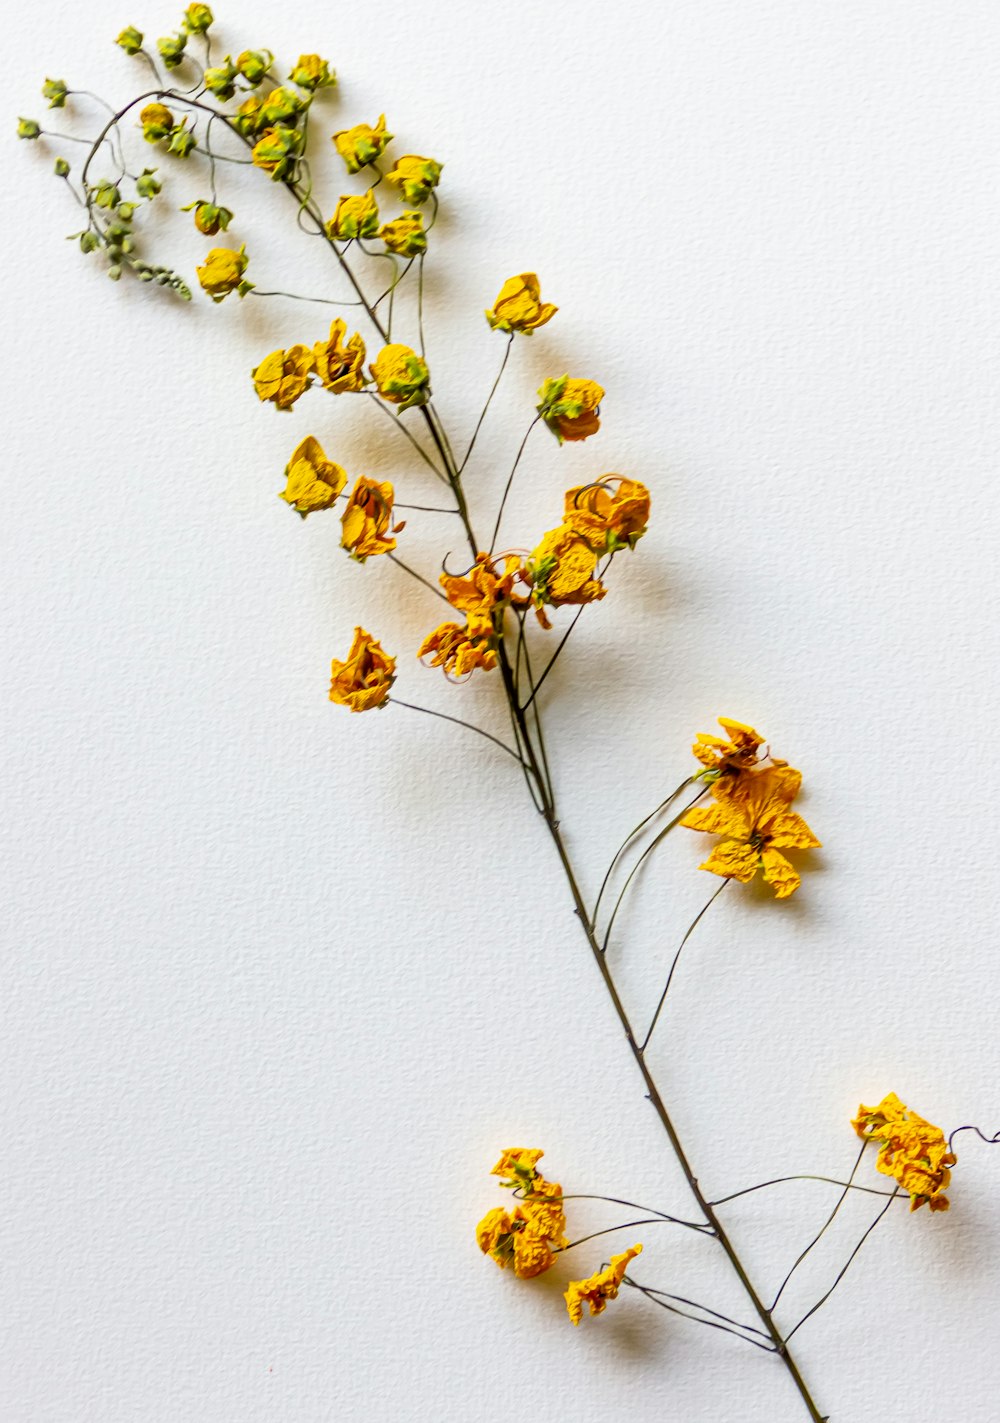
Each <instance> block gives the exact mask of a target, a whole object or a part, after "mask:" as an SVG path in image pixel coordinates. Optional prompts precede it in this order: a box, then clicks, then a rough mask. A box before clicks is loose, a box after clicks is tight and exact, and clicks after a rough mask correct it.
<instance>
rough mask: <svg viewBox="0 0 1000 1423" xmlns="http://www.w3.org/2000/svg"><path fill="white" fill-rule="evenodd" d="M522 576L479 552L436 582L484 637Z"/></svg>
mask: <svg viewBox="0 0 1000 1423" xmlns="http://www.w3.org/2000/svg"><path fill="white" fill-rule="evenodd" d="M525 576H526V575H525V572H524V569H523V567H522V565H521V560H520V558H518V556H517V555H516V554H511V553H505V554H500V555H499V557H494V556H493V555H492V554H489V553H480V554H477V556H476V561H475V563H474V564H473V565H472V567H471V568H470V569H469V571H468V573H462V574H457V575H456V574H454V573H442V574H441V577H440V579H439V580H438V581H439V582H440V584H441V587H442V588H443V589H444V593H445V597H446V598H447V599H448V602H449V603H450V604H451V606H452V607H453V608H457V609H458V610H459V612H460V613H464V614H465V616H466V621H467V622H468V625H469V632H470V633H472V634H474V635H476V636H478V637H486V636H489V635H490V634H492V633H494V632H496V631H498V628H497V624H496V621H495V617H494V614H495V613H496V611H497V610H498V609H500V608H502V607H503V606H504V605H505V604H506V603H512V604H513V605H514V606H515V607H523V606H525V604H526V601H527V600H526V599H524V598H519V597H517V596H516V595H515V593H514V589H515V586H516V585H517V584H518V583H523V582H524V581H525ZM538 1154H539V1156H540V1155H541V1152H539V1153H538Z"/></svg>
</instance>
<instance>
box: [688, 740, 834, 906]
mask: <svg viewBox="0 0 1000 1423" xmlns="http://www.w3.org/2000/svg"><path fill="white" fill-rule="evenodd" d="M801 785H802V775H801V772H799V771H795V770H793V769H792V768H791V766H784V765H781V766H765V767H764V769H763V770H760V771H753V772H748V773H747V774H746V775H741V776H739V777H737V778H733V777H728V778H725V779H723V780H720V781H716V783H715V785H714V786H713V787H712V795H713V797H714V799H715V802H716V803H715V805H708V806H696V807H695V808H694V809H693V810H689V811H688V812H687V814H686V815H684V816H683V817H682V818H681V821H680V824H681V825H686V826H687V827H688V829H689V830H704V831H707V832H708V833H709V834H712V835H721V836H722V840H721V841H720V842H719V844H718V845H716V847H715V849H714V850H713V851H712V853H711V855H709V857H708V859H707V860H706V861H705V863H704V864H703V865H700V866H699V869H703V870H710V871H711V872H712V874H714V875H722V876H723V877H725V878H726V879H738V880H740V881H741V883H743V884H746V883H747V882H748V881H749V880H752V879H753V877H754V875H755V874H756V873H757V872H758V870H762V871H763V874H764V880H765V882H766V883H767V884H769V885H771V887H772V888H773V890H774V893H775V896H776V898H778V899H787V898H788V896H789V895H790V894H794V892H795V891H796V890H797V889H798V887H799V885H800V884H801V883H802V881H801V879H800V877H799V875H798V874H797V873H796V871H795V870H794V868H793V867H792V865H790V864H789V862H788V860H787V859H786V858H785V856H784V855H782V854H781V851H782V850H789V849H797V850H811V849H814V848H816V847H817V846H818V845H819V843H820V842H819V841H818V840H817V839H816V836H815V835H814V834H813V833H812V831H811V830H810V829H809V826H808V825H807V824H806V822H805V821H804V820H803V819H802V817H801V815H798V814H796V812H795V811H794V810H792V809H790V807H791V804H792V801H793V800H794V799H795V797H796V796H797V795H798V793H799V787H800V786H801Z"/></svg>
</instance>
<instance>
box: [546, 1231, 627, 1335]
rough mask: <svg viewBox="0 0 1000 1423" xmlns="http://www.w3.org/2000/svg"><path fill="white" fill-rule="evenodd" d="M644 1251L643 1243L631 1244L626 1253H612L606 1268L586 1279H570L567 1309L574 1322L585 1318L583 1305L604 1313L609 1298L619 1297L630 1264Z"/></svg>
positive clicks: (591, 1310)
mask: <svg viewBox="0 0 1000 1423" xmlns="http://www.w3.org/2000/svg"><path fill="white" fill-rule="evenodd" d="M641 1251H642V1246H641V1245H630V1246H629V1248H628V1249H627V1250H626V1251H625V1253H624V1255H612V1257H611V1263H610V1265H608V1267H607V1269H606V1270H600V1271H598V1273H597V1274H596V1275H591V1276H590V1277H589V1278H588V1279H586V1280H570V1282H569V1289H568V1290H567V1291H566V1293H565V1296H564V1298H565V1300H566V1309H567V1310H568V1312H569V1317H570V1319H571V1320H572V1321H573V1323H574V1324H579V1323H580V1320H581V1319H582V1318H583V1306H584V1305H585V1304H586V1305H588V1306H589V1307H590V1312H591V1314H592V1315H593V1314H603V1313H604V1310H605V1309H606V1308H607V1303H608V1300H609V1299H617V1297H618V1291H619V1290H620V1289H621V1285H622V1280H624V1278H625V1271H626V1270H627V1269H628V1267H629V1264H630V1262H631V1261H632V1260H634V1259H635V1257H636V1256H637V1255H638V1254H640V1253H641Z"/></svg>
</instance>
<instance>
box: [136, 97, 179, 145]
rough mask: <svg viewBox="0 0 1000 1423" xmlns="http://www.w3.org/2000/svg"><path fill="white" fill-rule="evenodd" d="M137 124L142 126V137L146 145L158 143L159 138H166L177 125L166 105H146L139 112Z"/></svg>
mask: <svg viewBox="0 0 1000 1423" xmlns="http://www.w3.org/2000/svg"><path fill="white" fill-rule="evenodd" d="M139 122H140V123H141V124H142V136H143V138H145V140H146V142H147V143H158V142H159V141H160V139H161V138H167V137H168V136H169V135H170V134H171V133H173V131H174V128H175V127H176V124H177V120H176V119H175V118H174V116H173V114H172V113H171V112H170V110H169V109H168V108H167V106H166V104H147V105H146V107H145V108H144V109H142V110H141V111H140V114H139Z"/></svg>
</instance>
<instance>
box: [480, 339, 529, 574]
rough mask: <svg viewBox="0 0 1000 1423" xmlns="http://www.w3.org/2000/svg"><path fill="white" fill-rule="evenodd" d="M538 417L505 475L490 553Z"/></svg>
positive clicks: (498, 533) (527, 432) (495, 542)
mask: <svg viewBox="0 0 1000 1423" xmlns="http://www.w3.org/2000/svg"><path fill="white" fill-rule="evenodd" d="M509 349H510V348H509V347H508V350H509ZM540 418H541V417H540V416H538V415H536V416H535V418H534V420H532V422H531V424H530V425H529V426H528V428H527V430H526V431H525V435H524V439H523V440H522V441H521V447H520V449H519V450H518V452H517V455H516V456H515V458H514V467H513V469H512V470H511V472H510V474H509V475H508V476H507V483H506V484H505V485H504V490H503V495H502V497H501V499H500V508H499V509H498V510H497V521H496V523H495V524H494V525H493V537H492V538H491V539H490V553H492V552H493V550H494V549H495V548H496V546H497V539H498V537H499V535H500V521H501V519H502V518H503V511H504V507H505V506H506V503H507V495H508V494H509V493H510V487H511V485H512V484H513V483H514V475H515V474H516V473H517V467H518V465H519V464H520V463H521V456H522V455H523V454H524V447H525V445H526V444H527V443H528V436H529V435H530V434H531V432H532V430H533V429H534V428H535V426H536V425H537V424H538V421H539V419H540Z"/></svg>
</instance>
